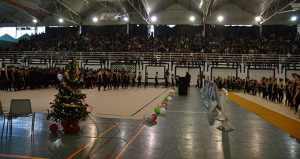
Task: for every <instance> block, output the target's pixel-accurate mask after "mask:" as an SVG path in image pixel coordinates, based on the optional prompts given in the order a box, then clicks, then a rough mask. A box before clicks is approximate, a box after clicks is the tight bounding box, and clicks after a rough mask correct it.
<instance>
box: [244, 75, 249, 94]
mask: <svg viewBox="0 0 300 159" xmlns="http://www.w3.org/2000/svg"><path fill="white" fill-rule="evenodd" d="M245 92H247V93H248V94H249V93H250V80H249V77H246V81H245V85H244V93H245Z"/></svg>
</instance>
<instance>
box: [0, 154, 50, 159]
mask: <svg viewBox="0 0 300 159" xmlns="http://www.w3.org/2000/svg"><path fill="white" fill-rule="evenodd" d="M2 157H5V158H24V159H46V158H39V157H30V156H19V155H7V154H0V158H2Z"/></svg>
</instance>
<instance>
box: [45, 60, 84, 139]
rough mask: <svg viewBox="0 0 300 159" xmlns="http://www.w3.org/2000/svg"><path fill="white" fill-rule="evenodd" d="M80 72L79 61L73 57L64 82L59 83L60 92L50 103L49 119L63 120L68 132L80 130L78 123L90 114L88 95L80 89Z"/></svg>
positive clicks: (62, 123)
mask: <svg viewBox="0 0 300 159" xmlns="http://www.w3.org/2000/svg"><path fill="white" fill-rule="evenodd" d="M79 74H80V72H79V70H78V62H77V61H76V60H75V59H73V60H72V61H70V62H69V63H68V65H67V66H66V71H65V72H64V78H63V82H61V83H60V84H59V85H58V94H57V95H55V100H54V101H53V102H51V103H50V104H51V110H50V111H49V110H48V119H50V120H52V121H55V122H61V125H62V126H63V127H64V130H65V133H67V134H69V133H72V132H73V133H76V132H78V131H79V130H80V127H79V126H78V123H79V122H80V121H84V120H86V118H87V117H88V115H89V113H88V112H87V107H88V104H87V103H86V102H85V98H86V95H85V94H82V93H81V91H80V90H79V89H80V80H79V79H80V78H79ZM55 127H57V126H55ZM55 129H56V128H55ZM73 129H74V130H73ZM78 129H79V130H78ZM50 130H51V126H50ZM51 131H52V130H51ZM52 132H53V131H52Z"/></svg>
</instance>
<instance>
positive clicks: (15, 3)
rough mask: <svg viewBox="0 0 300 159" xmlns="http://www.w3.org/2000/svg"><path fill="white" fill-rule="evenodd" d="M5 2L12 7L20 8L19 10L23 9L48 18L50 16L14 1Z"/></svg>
mask: <svg viewBox="0 0 300 159" xmlns="http://www.w3.org/2000/svg"><path fill="white" fill-rule="evenodd" d="M4 1H5V2H6V3H8V4H10V5H12V6H15V7H18V8H22V9H24V10H27V11H30V12H32V13H36V14H39V15H42V16H44V17H46V16H48V14H47V13H45V12H41V11H38V10H35V9H32V8H29V7H26V6H24V5H22V4H20V3H17V2H15V1H12V0H4Z"/></svg>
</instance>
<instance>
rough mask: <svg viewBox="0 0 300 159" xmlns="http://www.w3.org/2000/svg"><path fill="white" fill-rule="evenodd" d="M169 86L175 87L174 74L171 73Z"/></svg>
mask: <svg viewBox="0 0 300 159" xmlns="http://www.w3.org/2000/svg"><path fill="white" fill-rule="evenodd" d="M171 87H175V77H174V74H172V77H171Z"/></svg>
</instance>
